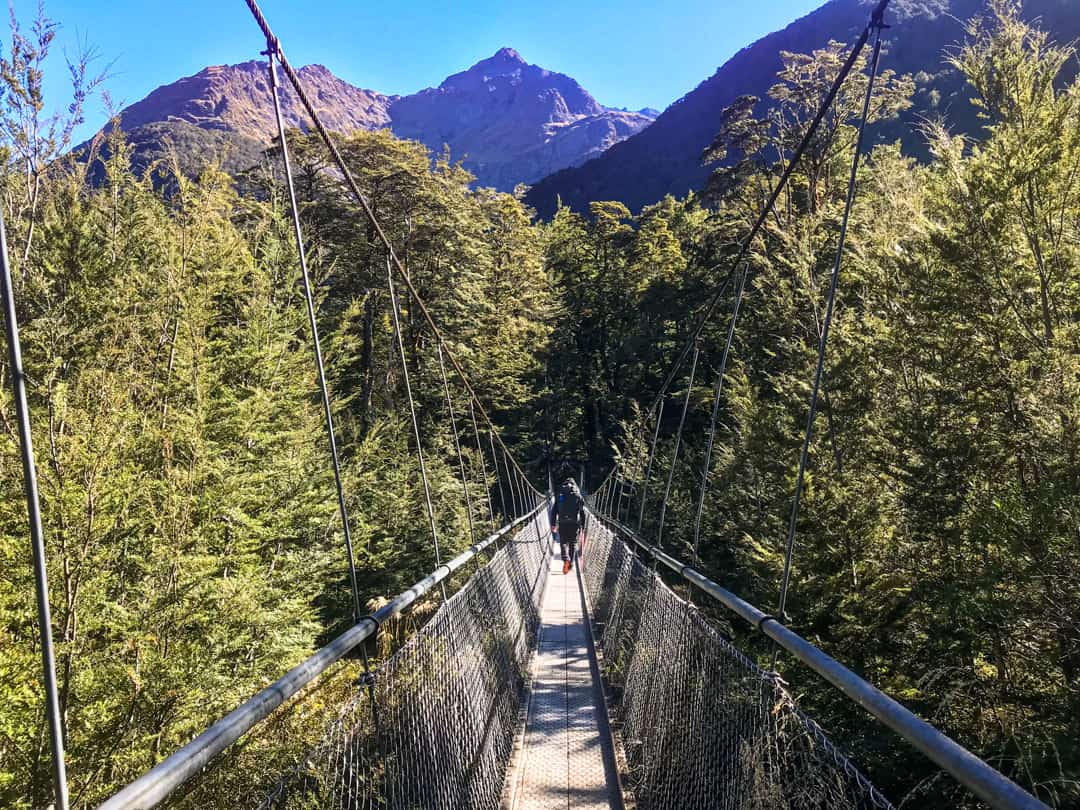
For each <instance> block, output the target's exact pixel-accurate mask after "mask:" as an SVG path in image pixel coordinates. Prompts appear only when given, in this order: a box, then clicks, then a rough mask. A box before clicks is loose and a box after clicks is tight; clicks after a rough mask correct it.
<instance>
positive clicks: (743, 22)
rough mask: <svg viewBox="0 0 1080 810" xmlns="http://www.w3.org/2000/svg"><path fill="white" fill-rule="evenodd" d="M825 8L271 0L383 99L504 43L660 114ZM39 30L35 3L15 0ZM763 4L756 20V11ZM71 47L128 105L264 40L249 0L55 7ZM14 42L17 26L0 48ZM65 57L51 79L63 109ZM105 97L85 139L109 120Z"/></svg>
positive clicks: (80, 2) (77, 2)
mask: <svg viewBox="0 0 1080 810" xmlns="http://www.w3.org/2000/svg"><path fill="white" fill-rule="evenodd" d="M822 2H824V0H765V2H757V3H748V2H746V0H680V1H679V2H676V3H674V4H673V5H669V4H666V3H657V2H655V0H652V1H651V2H644V0H593V2H582V0H544V1H543V2H537V0H517V2H513V0H511V2H505V0H504V1H503V2H493V1H489V0H467V1H466V2H457V3H452V2H451V3H445V2H443V3H440V2H434V1H433V0H413V2H402V1H401V0H398V2H393V1H392V0H370V1H369V2H355V1H354V2H347V1H346V0H322V2H319V1H318V0H307V1H306V2H305V1H304V0H263V1H262V3H261V6H262V8H263V11H264V13H265V14H266V16H267V18H268V19H269V21H270V24H271V26H273V27H274V29H275V32H276V33H277V34H278V36H279V37H280V38H281V41H282V43H283V45H284V48H285V53H286V54H287V55H288V57H289V59H290V61H291V62H293V64H295V65H297V66H299V65H302V64H308V63H310V62H320V63H322V64H324V65H326V66H327V67H329V68H330V69H331V70H332V71H334V72H335V73H336V74H338V75H339V76H341V77H342V78H343V79H346V80H347V81H350V82H352V83H353V84H356V85H359V86H361V87H366V88H370V89H373V90H379V91H381V92H384V93H402V94H404V93H412V92H415V91H417V90H420V89H422V88H424V87H430V86H433V85H436V84H438V83H439V82H441V81H442V79H443V78H445V77H446V76H447V75H448V74H450V73H454V72H456V71H459V70H463V69H464V68H466V67H468V66H469V65H471V64H473V63H474V62H477V61H478V60H480V59H483V58H485V57H487V56H490V55H491V54H492V53H494V52H495V51H496V50H497V49H498V48H499V47H501V46H510V47H512V48H515V49H516V50H518V51H519V52H520V53H521V55H522V56H523V57H524V58H525V59H526V60H527V61H529V62H532V63H534V64H538V65H542V66H543V67H546V68H549V69H551V70H557V71H560V72H562V73H568V74H569V75H571V76H573V77H574V78H576V79H577V80H578V81H580V82H581V83H582V85H583V86H584V87H585V88H586V89H587V90H589V91H590V92H591V93H592V94H593V95H594V96H596V98H597V99H598V100H599V101H600V102H601V103H603V104H608V105H611V106H615V107H629V108H631V109H638V108H641V107H656V108H658V109H663V108H664V107H666V106H667V105H668V104H670V103H671V102H672V101H674V100H675V99H677V98H679V97H680V96H682V95H683V94H685V93H687V92H688V91H690V90H692V89H693V88H694V87H695V86H696V85H697V84H698V82H700V81H702V80H703V79H705V78H707V77H708V76H710V75H711V74H712V73H713V71H715V70H716V68H717V67H718V66H720V65H721V64H722V63H723V62H724V61H726V60H727V59H728V57H730V56H731V55H732V54H733V53H735V52H736V51H737V50H739V49H740V48H742V47H743V46H745V45H748V44H749V43H750V42H752V41H753V40H755V39H757V38H759V37H761V36H763V35H765V34H767V33H769V32H770V31H774V30H776V29H778V28H782V27H783V26H785V25H786V24H787V23H788V22H790V21H791V20H793V19H795V18H796V17H799V16H802V15H804V14H806V13H808V12H809V11H811V10H812V9H814V8H815V7H817V6H818V5H821V3H822ZM14 5H15V10H16V13H17V14H18V15H19V17H20V18H21V19H23V20H26V21H29V18H30V15H31V14H32V13H33V10H34V6H35V0H14ZM751 9H752V11H751ZM46 12H47V14H48V16H50V17H51V18H53V19H55V20H57V21H58V22H60V23H61V24H62V26H63V28H62V30H61V32H60V34H59V35H58V37H57V44H58V46H60V48H66V49H67V50H68V51H69V52H70V51H72V50H74V49H75V48H76V45H77V42H78V41H80V40H85V41H89V42H90V43H91V44H93V45H94V46H96V48H97V49H98V50H99V51H100V52H101V54H102V57H103V59H104V60H116V64H115V67H114V68H113V74H114V75H113V77H112V78H111V80H110V81H109V82H108V85H107V87H108V89H109V91H110V93H111V95H112V97H113V99H114V100H116V101H117V102H122V103H124V104H129V103H132V102H134V101H137V100H139V99H140V98H142V97H143V96H145V95H146V94H147V93H149V92H150V91H151V90H153V89H154V88H155V87H157V86H159V85H161V84H166V83H169V82H172V81H174V80H175V79H177V78H179V77H181V76H188V75H191V74H192V73H195V72H197V71H199V70H200V69H202V68H203V67H205V66H206V65H210V64H223V63H233V62H242V61H245V60H247V59H252V58H257V56H258V52H259V51H260V50H262V48H263V47H264V43H263V41H262V39H261V37H260V35H259V33H258V29H257V28H256V27H255V23H254V21H253V20H252V19H251V16H250V14H249V12H248V11H247V8H246V6H245V4H244V3H243V2H242V0H177V1H176V2H165V1H164V0H46ZM8 43H9V37H8V35H7V30H6V26H5V27H4V29H3V33H2V35H0V44H2V47H3V48H4V50H5V51H6V49H7V46H8ZM60 48H58V49H57V59H56V60H55V64H54V66H53V70H52V75H51V80H50V81H49V82H48V91H49V94H50V99H51V100H52V103H54V104H61V103H64V101H65V99H64V90H65V83H66V81H67V78H66V72H65V69H64V65H63V59H62V56H60ZM103 110H104V107H103V105H102V103H101V102H100V101H95V102H94V103H93V104H92V105H91V107H90V108H89V110H88V123H87V125H86V126H84V127H83V130H82V132H81V133H80V135H84V136H85V135H88V134H89V133H90V132H91V131H93V130H94V129H96V128H97V127H98V126H100V124H101V123H102V119H103V115H104V113H103Z"/></svg>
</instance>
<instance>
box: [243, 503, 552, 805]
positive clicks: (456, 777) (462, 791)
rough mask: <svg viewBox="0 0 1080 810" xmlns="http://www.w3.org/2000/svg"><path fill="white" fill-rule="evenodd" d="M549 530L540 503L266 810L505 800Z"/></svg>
mask: <svg viewBox="0 0 1080 810" xmlns="http://www.w3.org/2000/svg"><path fill="white" fill-rule="evenodd" d="M550 542H551V531H550V527H549V526H548V521H547V516H546V514H545V513H544V511H543V510H540V511H539V512H537V513H536V515H535V516H534V517H533V518H532V519H531V520H530V521H529V522H528V523H527V524H526V525H524V526H523V527H522V528H521V530H520V531H519V532H518V533H517V534H516V535H515V536H513V537H512V538H510V539H509V540H508V542H507V543H506V545H504V546H503V548H501V549H500V550H499V551H498V552H496V553H495V555H494V556H493V558H492V559H491V561H490V562H489V563H488V564H487V565H485V566H484V567H483V568H481V569H480V570H478V571H477V572H476V574H474V575H473V577H472V578H471V579H470V580H469V582H468V583H467V584H466V585H465V586H464V587H463V588H462V589H461V590H460V591H458V592H457V593H456V594H454V595H453V596H452V597H450V599H448V600H447V601H446V602H445V603H444V604H443V605H442V606H441V607H440V608H439V610H438V612H437V613H436V614H435V615H434V616H433V617H432V618H431V620H430V621H429V622H428V623H427V624H425V625H424V627H423V628H421V629H420V630H419V631H418V632H417V633H416V634H415V635H414V636H413V637H412V638H411V639H410V640H409V641H408V642H407V643H406V644H405V645H404V646H403V647H402V648H401V649H400V650H398V651H397V652H396V653H395V654H394V655H393V656H391V657H390V658H389V659H388V660H387V661H386V662H385V663H383V664H382V665H381V666H379V667H378V668H377V669H376V670H375V672H374V678H373V680H372V682H371V683H370V684H358V685H357V689H356V692H355V694H354V695H353V696H352V698H351V699H350V700H349V701H348V702H347V704H346V705H345V706H344V708H343V709H342V710H341V712H340V713H339V714H338V716H337V718H336V719H335V721H334V722H333V723H332V724H331V725H330V727H329V728H328V729H327V731H326V733H325V735H324V737H323V740H322V742H321V743H320V744H319V745H318V746H317V747H316V748H315V749H314V750H312V751H311V752H310V753H309V754H308V755H307V756H305V757H304V758H303V760H302V761H301V762H300V764H299V766H298V767H297V768H296V769H295V770H294V771H292V772H290V773H289V774H288V775H287V776H286V777H285V778H283V779H282V780H281V781H280V782H279V783H278V784H276V785H275V786H274V787H273V788H272V790H270V792H269V793H268V794H267V795H266V796H265V798H264V799H263V801H262V803H261V805H260V806H261V807H262V808H264V810H283V809H284V808H309V807H312V808H313V807H343V808H344V807H347V808H350V809H355V810H367V809H368V808H379V809H380V810H414V808H424V809H425V810H428V809H429V808H430V810H443V809H445V810H451V808H464V807H468V808H476V809H477V810H482V809H483V808H492V809H494V808H497V807H499V804H500V801H501V796H502V786H503V782H504V780H505V774H506V769H507V766H508V763H509V760H510V754H511V749H512V746H513V741H514V735H515V733H516V731H517V727H518V719H519V712H520V709H521V701H522V697H523V695H524V687H525V679H526V665H527V662H528V658H529V655H530V653H531V651H532V648H533V646H534V642H535V638H536V631H537V628H538V626H539V618H540V601H539V600H540V597H541V594H542V591H543V585H544V579H545V576H546V573H547V566H546V565H545V564H544V563H545V561H546V559H547V549H548V547H549V544H550Z"/></svg>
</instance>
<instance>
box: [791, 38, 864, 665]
mask: <svg viewBox="0 0 1080 810" xmlns="http://www.w3.org/2000/svg"><path fill="white" fill-rule="evenodd" d="M875 24H876V28H877V39H876V41H875V42H874V55H873V57H872V61H871V66H870V78H869V80H868V81H867V84H866V98H865V100H864V101H863V108H862V119H861V120H860V121H859V134H858V135H857V136H856V138H855V155H854V157H853V158H852V160H851V176H850V178H849V180H848V190H847V201H846V203H845V205H844V218H843V220H842V221H841V223H840V239H839V243H838V244H837V247H836V260H835V262H834V263H833V270H832V279H831V280H830V282H829V298H828V302H827V304H826V309H825V320H824V322H823V323H822V326H821V341H820V342H819V344H818V354H817V367H816V368H815V370H814V387H813V389H812V391H811V394H810V408H809V412H808V413H807V416H806V432H805V434H804V437H803V446H802V453H801V455H800V456H799V474H798V477H797V478H796V479H795V497H794V500H793V501H792V504H791V520H790V521H789V523H788V533H787V547H786V550H785V553H784V576H783V579H782V580H781V583H780V601H779V603H778V605H777V607H778V610H777V615H778V616H780V617H781V621H782V620H783V616H784V608H785V607H786V605H787V597H788V586H789V585H790V583H791V563H792V557H793V555H794V551H795V530H796V527H797V525H798V522H799V506H800V504H801V501H802V490H803V479H804V477H805V474H806V464H807V460H808V458H809V455H810V442H811V440H812V439H813V436H814V417H815V416H817V403H818V393H819V392H820V390H821V377H822V374H823V372H824V369H825V350H826V348H827V346H828V342H829V327H830V326H831V324H832V317H833V310H834V308H835V304H836V288H837V284H838V282H839V280H840V268H841V265H842V264H843V260H844V243H845V241H846V240H847V231H848V223H849V221H850V219H851V208H852V206H853V205H854V202H855V189H856V184H857V180H858V173H859V160H860V158H861V156H862V146H863V138H864V135H865V133H866V120H867V118H868V117H869V115H870V102H871V100H872V98H873V94H874V80H875V79H876V78H877V72H878V65H879V63H880V60H881V29H882V27H883V25H882V24H881V20H880V19H878V20H876V23H875ZM778 653H779V649H777V650H776V651H774V653H773V668H774V669H775V668H776V656H777V654H778Z"/></svg>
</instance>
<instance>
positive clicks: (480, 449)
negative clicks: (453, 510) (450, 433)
mask: <svg viewBox="0 0 1080 810" xmlns="http://www.w3.org/2000/svg"><path fill="white" fill-rule="evenodd" d="M469 418H470V419H471V420H472V429H473V438H474V439H476V452H477V453H478V454H479V455H480V472H481V473H482V474H483V476H484V496H485V498H486V500H487V507H488V518H489V519H490V520H491V523H492V527H493V528H494V526H495V508H494V507H493V506H492V505H491V488H490V487H489V486H488V477H487V461H485V460H484V446H483V445H482V444H481V443H480V429H479V428H478V427H477V426H476V409H475V408H474V407H473V403H472V400H471V399H470V400H469Z"/></svg>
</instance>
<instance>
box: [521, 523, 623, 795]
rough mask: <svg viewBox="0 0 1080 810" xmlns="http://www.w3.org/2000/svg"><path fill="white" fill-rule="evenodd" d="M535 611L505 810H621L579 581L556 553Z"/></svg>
mask: <svg viewBox="0 0 1080 810" xmlns="http://www.w3.org/2000/svg"><path fill="white" fill-rule="evenodd" d="M549 564H550V566H551V569H550V575H549V576H548V581H547V589H546V590H545V592H544V600H543V603H542V606H541V624H540V637H539V648H538V650H537V653H536V655H535V657H534V659H533V664H532V687H531V689H530V694H529V704H528V712H527V717H526V722H525V729H524V731H523V733H522V735H521V737H520V739H519V744H518V746H517V749H516V751H515V753H514V757H513V760H512V761H511V763H510V770H509V771H508V774H507V780H508V783H507V790H506V791H505V794H504V795H505V797H506V798H505V801H504V808H507V810H577V809H578V808H581V810H622V807H623V803H622V792H621V790H620V788H619V780H618V776H617V770H616V764H615V755H614V751H613V749H612V743H611V732H610V729H609V727H608V723H607V713H606V710H605V707H604V698H603V693H602V691H601V687H600V676H599V670H598V668H597V665H596V655H595V651H594V650H593V645H592V638H591V635H590V631H589V628H588V626H587V624H586V612H585V603H584V597H583V592H582V587H581V580H580V578H579V576H578V572H577V569H576V568H574V569H573V570H571V571H570V573H569V574H567V575H566V576H564V575H563V573H562V560H560V559H559V554H558V545H557V544H556V545H555V547H554V548H553V549H552V556H551V560H550V561H549Z"/></svg>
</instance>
